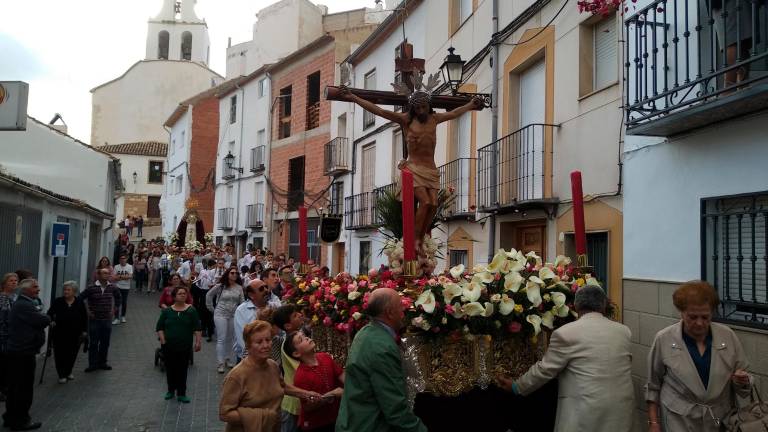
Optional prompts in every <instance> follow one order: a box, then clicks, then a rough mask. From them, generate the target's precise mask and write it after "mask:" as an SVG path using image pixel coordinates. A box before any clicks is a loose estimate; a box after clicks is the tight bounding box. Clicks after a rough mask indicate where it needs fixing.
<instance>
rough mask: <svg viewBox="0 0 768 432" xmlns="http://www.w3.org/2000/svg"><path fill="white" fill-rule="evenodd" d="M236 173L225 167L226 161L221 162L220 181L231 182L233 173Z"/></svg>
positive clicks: (232, 169) (234, 170)
mask: <svg viewBox="0 0 768 432" xmlns="http://www.w3.org/2000/svg"><path fill="white" fill-rule="evenodd" d="M236 172H237V170H236V169H234V168H230V167H229V166H228V165H227V161H226V160H223V159H222V161H221V179H222V180H232V179H233V178H235V173H236Z"/></svg>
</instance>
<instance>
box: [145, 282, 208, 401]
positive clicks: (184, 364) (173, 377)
mask: <svg viewBox="0 0 768 432" xmlns="http://www.w3.org/2000/svg"><path fill="white" fill-rule="evenodd" d="M172 295H173V300H174V301H173V304H172V305H171V306H169V307H167V308H165V309H163V311H162V312H160V318H158V320H157V324H156V325H155V330H156V331H157V336H158V337H159V338H160V344H161V345H162V347H163V354H164V355H165V374H166V377H167V379H168V392H167V393H166V394H165V400H169V399H171V398H172V397H173V396H174V393H175V394H176V396H177V397H176V400H178V401H179V402H181V403H189V402H190V399H189V398H188V397H187V370H188V368H189V361H190V359H191V354H192V349H193V348H194V350H195V351H200V341H201V340H202V328H201V327H200V317H199V316H198V314H197V310H195V308H194V307H193V306H191V305H189V304H188V303H187V298H189V297H191V296H192V295H191V294H190V293H189V290H187V288H186V287H184V286H177V287H176V288H174V289H173V292H172ZM193 338H194V345H192V343H193Z"/></svg>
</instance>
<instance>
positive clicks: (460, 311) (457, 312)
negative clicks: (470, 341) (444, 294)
mask: <svg viewBox="0 0 768 432" xmlns="http://www.w3.org/2000/svg"><path fill="white" fill-rule="evenodd" d="M452 315H453V317H454V318H456V319H461V318H464V308H463V307H462V306H461V303H454V304H453V314H452Z"/></svg>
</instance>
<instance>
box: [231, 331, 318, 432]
mask: <svg viewBox="0 0 768 432" xmlns="http://www.w3.org/2000/svg"><path fill="white" fill-rule="evenodd" d="M271 327H272V326H271V325H270V324H269V323H267V322H265V321H261V320H256V321H253V322H252V323H249V324H247V325H246V326H245V328H244V329H243V339H244V340H245V344H246V346H247V347H248V356H247V357H245V358H244V359H243V361H241V362H240V363H238V364H237V366H235V367H234V368H233V369H232V370H231V371H230V372H229V374H227V377H226V378H225V379H224V384H223V386H222V389H221V401H220V403H219V418H220V419H221V420H222V421H224V422H226V423H227V427H226V428H225V429H224V430H225V431H226V432H241V431H242V432H277V431H279V430H280V403H281V402H282V400H283V395H284V394H288V395H289V396H294V397H298V398H302V399H307V400H311V401H315V400H319V398H320V395H319V394H317V393H315V392H308V391H306V390H301V389H298V388H296V387H293V386H290V385H286V384H285V383H284V382H283V378H282V377H281V376H280V369H279V368H278V366H277V363H275V362H274V361H273V360H272V359H270V358H269V357H270V353H271V351H272V331H271Z"/></svg>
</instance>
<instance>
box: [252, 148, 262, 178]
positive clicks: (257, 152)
mask: <svg viewBox="0 0 768 432" xmlns="http://www.w3.org/2000/svg"><path fill="white" fill-rule="evenodd" d="M251 172H252V173H256V174H257V175H258V174H263V173H264V146H263V145H258V146H256V147H254V148H252V149H251Z"/></svg>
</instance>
